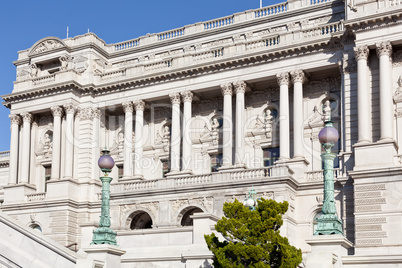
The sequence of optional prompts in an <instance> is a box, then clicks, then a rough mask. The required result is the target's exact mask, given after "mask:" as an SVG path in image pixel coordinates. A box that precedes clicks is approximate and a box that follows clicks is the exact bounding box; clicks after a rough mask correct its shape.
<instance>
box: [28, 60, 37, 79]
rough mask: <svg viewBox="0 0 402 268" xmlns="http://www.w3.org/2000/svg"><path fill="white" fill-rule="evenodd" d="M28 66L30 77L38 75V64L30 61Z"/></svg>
mask: <svg viewBox="0 0 402 268" xmlns="http://www.w3.org/2000/svg"><path fill="white" fill-rule="evenodd" d="M29 68H31V77H37V76H38V66H36V64H35V63H32V64H31V65H30V66H29Z"/></svg>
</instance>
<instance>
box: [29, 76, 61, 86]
mask: <svg viewBox="0 0 402 268" xmlns="http://www.w3.org/2000/svg"><path fill="white" fill-rule="evenodd" d="M55 79H56V75H55V74H51V75H46V76H41V77H38V78H34V79H32V83H33V84H34V85H35V86H36V85H41V84H46V83H50V82H53V81H55Z"/></svg>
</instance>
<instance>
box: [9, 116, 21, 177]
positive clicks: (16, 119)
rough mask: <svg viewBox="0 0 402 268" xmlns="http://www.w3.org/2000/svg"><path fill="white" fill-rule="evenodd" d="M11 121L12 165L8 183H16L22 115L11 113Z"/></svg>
mask: <svg viewBox="0 0 402 268" xmlns="http://www.w3.org/2000/svg"><path fill="white" fill-rule="evenodd" d="M9 118H10V121H11V141H10V166H9V179H8V184H10V185H11V184H16V183H17V176H18V148H19V144H18V136H19V128H20V125H21V116H19V115H18V114H10V115H9Z"/></svg>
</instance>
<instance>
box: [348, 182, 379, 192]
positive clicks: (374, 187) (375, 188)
mask: <svg viewBox="0 0 402 268" xmlns="http://www.w3.org/2000/svg"><path fill="white" fill-rule="evenodd" d="M380 190H385V184H384V183H381V184H373V185H362V186H356V187H355V192H365V191H380Z"/></svg>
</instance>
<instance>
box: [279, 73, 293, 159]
mask: <svg viewBox="0 0 402 268" xmlns="http://www.w3.org/2000/svg"><path fill="white" fill-rule="evenodd" d="M276 78H277V80H278V84H279V87H280V89H279V159H280V160H287V159H289V157H290V146H289V143H290V141H289V140H290V138H289V137H290V135H289V73H281V74H277V75H276Z"/></svg>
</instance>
